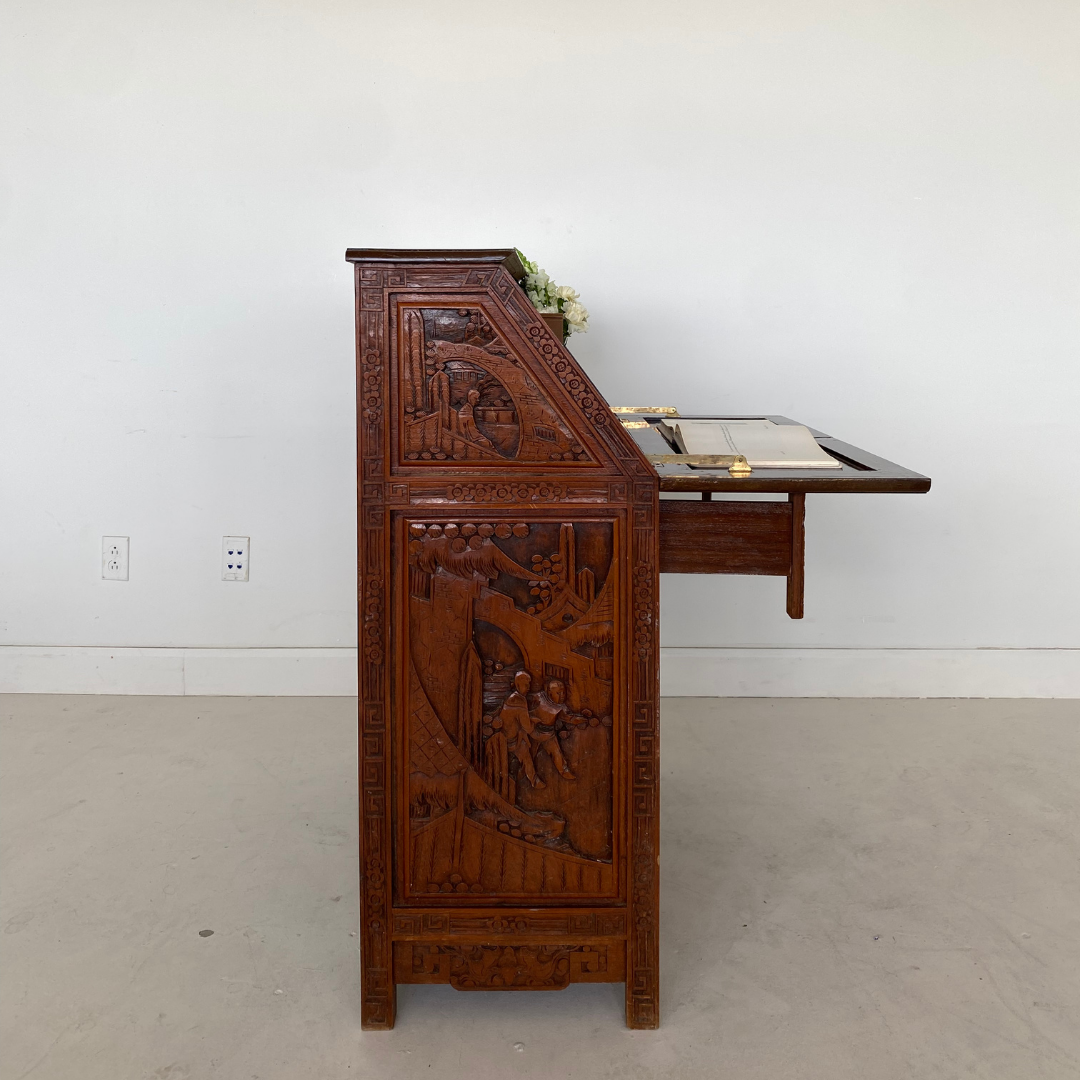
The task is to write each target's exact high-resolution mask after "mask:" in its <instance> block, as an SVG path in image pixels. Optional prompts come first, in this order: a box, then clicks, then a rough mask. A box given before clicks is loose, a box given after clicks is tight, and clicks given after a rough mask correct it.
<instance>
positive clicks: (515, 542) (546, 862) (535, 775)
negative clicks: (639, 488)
mask: <svg viewBox="0 0 1080 1080" xmlns="http://www.w3.org/2000/svg"><path fill="white" fill-rule="evenodd" d="M403 526H404V528H405V529H406V530H407V534H408V541H407V543H408V576H407V580H405V579H404V577H403V580H402V581H401V583H400V587H401V588H402V589H404V590H405V591H406V592H407V600H406V603H407V610H408V616H409V618H408V654H409V673H408V680H407V689H406V695H407V698H406V709H405V711H406V713H407V716H408V721H407V725H408V726H407V732H406V733H405V736H404V737H403V740H402V741H403V743H404V744H405V753H406V754H407V765H406V773H407V775H406V776H405V778H404V784H405V789H406V792H407V804H408V813H409V828H408V833H407V849H408V854H407V857H406V859H405V860H404V868H403V869H404V881H403V886H404V887H403V896H404V897H405V898H406V899H415V900H416V901H418V902H421V903H426V902H429V901H430V900H432V899H433V898H435V897H439V898H445V899H467V900H471V901H475V900H476V899H477V897H479V896H485V895H487V896H497V897H504V898H510V897H513V898H515V899H517V898H521V899H527V898H532V897H535V898H546V899H551V898H556V897H560V898H575V897H589V898H596V897H605V896H614V895H617V892H618V882H617V874H616V867H615V858H614V850H615V843H614V815H613V804H612V798H613V790H614V785H615V761H616V753H617V748H616V732H617V730H618V729H619V727H620V726H621V724H620V723H619V721H620V717H621V701H620V696H619V695H618V694H617V693H616V690H615V673H616V672H617V671H618V669H619V663H620V659H621V658H620V656H619V655H618V654H617V643H616V633H615V623H616V619H617V617H618V608H619V601H618V592H619V580H620V579H619V563H618V559H617V558H615V554H616V551H617V549H618V547H619V544H618V541H617V537H618V530H619V527H620V522H619V519H618V518H616V517H610V518H606V519H605V518H592V519H587V520H580V519H579V520H576V521H562V520H559V519H557V518H556V519H552V518H546V519H537V518H535V517H532V518H528V519H526V520H513V519H510V520H499V519H489V520H485V519H483V518H477V519H474V520H469V519H460V518H458V519H454V520H445V519H443V520H439V521H432V520H430V519H426V520H413V519H405V520H404V521H403Z"/></svg>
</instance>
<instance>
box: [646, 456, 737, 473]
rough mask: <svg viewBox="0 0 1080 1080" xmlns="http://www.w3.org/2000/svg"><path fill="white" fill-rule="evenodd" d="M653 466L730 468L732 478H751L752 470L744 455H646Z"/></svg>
mask: <svg viewBox="0 0 1080 1080" xmlns="http://www.w3.org/2000/svg"><path fill="white" fill-rule="evenodd" d="M645 457H646V458H648V459H649V462H650V464H652V465H706V466H711V467H713V468H716V467H719V466H724V465H726V466H727V467H728V472H729V473H731V475H732V476H749V475H750V474H751V473H752V472H753V469H751V468H750V465H749V464H748V462H747V460H746V458H745V457H744V456H743V455H742V454H646V455H645Z"/></svg>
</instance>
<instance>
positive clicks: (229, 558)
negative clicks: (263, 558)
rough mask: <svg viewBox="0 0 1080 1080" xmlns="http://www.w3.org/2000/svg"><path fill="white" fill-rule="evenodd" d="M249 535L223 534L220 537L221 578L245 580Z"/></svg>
mask: <svg viewBox="0 0 1080 1080" xmlns="http://www.w3.org/2000/svg"><path fill="white" fill-rule="evenodd" d="M250 541H251V537H249V536H223V537H222V538H221V580H222V581H247V579H248V555H249V554H250V552H249V551H248V547H249V544H250Z"/></svg>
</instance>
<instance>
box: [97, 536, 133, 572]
mask: <svg viewBox="0 0 1080 1080" xmlns="http://www.w3.org/2000/svg"><path fill="white" fill-rule="evenodd" d="M101 576H102V578H104V579H105V580H106V581H127V579H128V538H127V537H126V536H103V537H102V538H101Z"/></svg>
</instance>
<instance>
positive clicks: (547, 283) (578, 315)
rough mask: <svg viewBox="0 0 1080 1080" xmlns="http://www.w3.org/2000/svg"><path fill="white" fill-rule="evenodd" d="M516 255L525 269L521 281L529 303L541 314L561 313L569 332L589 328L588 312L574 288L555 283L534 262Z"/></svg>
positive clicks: (580, 332)
mask: <svg viewBox="0 0 1080 1080" xmlns="http://www.w3.org/2000/svg"><path fill="white" fill-rule="evenodd" d="M518 257H519V258H520V259H521V265H522V267H523V269H524V270H525V280H524V281H523V282H522V284H523V286H524V288H525V293H526V295H527V296H528V298H529V301H530V303H531V304H532V306H533V307H534V308H536V310H537V311H539V312H540V314H541V315H556V314H560V313H561V314H562V316H563V318H565V319H566V322H567V326H568V327H569V332H570V333H571V334H575V333H576V334H583V333H585V331H586V330H588V329H589V313H588V312H587V311H586V310H585V308H584V306H583V305H582V304H581V302H580V301H579V300H578V294H577V290H576V289H571V288H570V286H569V285H556V284H555V282H554V281H552V280H551V278H549V277H548V275H547V274H546V273H545V272H544V270H542V269H541V268H540V267H539V266H537V264H536V263H534V262H530V261H529V260H528V259H526V258H525V256H524V255H522V253H521V252H520V251H519V252H518Z"/></svg>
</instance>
